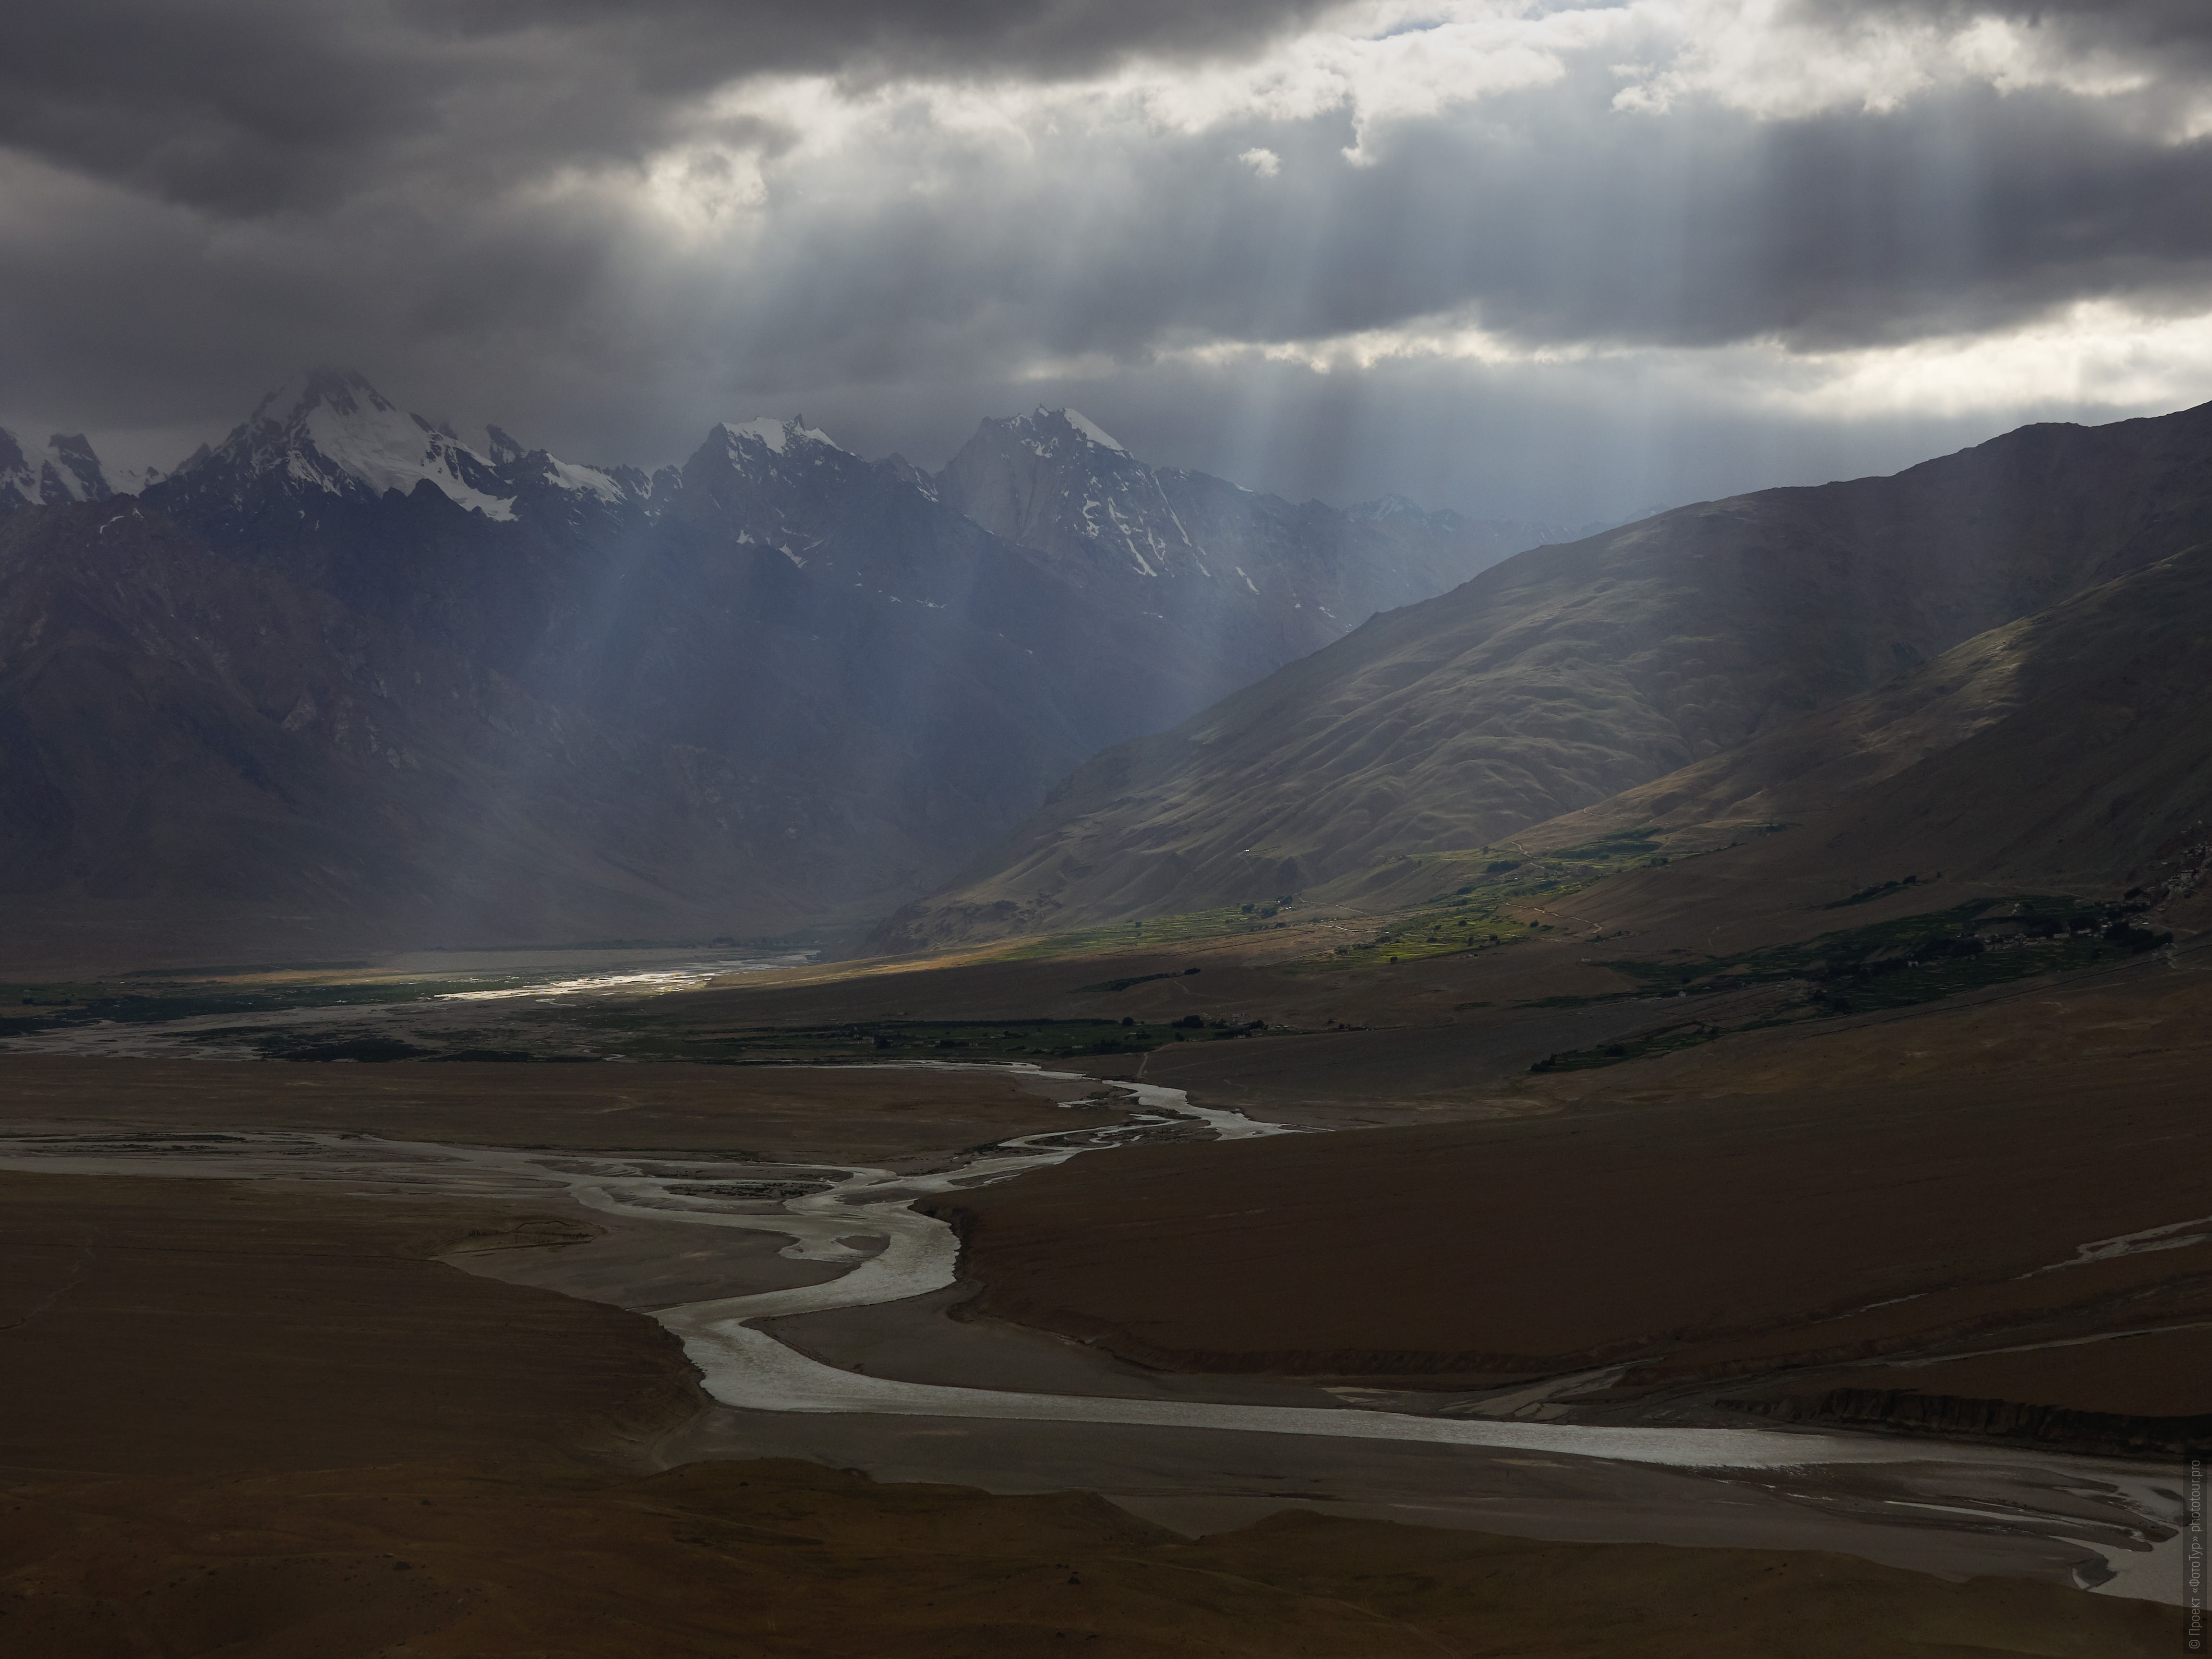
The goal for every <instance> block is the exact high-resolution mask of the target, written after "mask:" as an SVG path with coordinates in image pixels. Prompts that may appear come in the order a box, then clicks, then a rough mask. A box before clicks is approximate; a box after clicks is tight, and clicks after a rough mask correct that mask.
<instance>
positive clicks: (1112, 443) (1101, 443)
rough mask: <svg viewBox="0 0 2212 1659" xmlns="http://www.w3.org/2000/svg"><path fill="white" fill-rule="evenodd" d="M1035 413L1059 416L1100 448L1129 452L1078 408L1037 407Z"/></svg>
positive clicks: (1122, 452) (1116, 451) (1118, 452)
mask: <svg viewBox="0 0 2212 1659" xmlns="http://www.w3.org/2000/svg"><path fill="white" fill-rule="evenodd" d="M1037 413H1038V414H1040V415H1057V416H1060V419H1061V420H1063V421H1066V422H1067V423H1068V425H1070V426H1072V427H1073V428H1075V429H1076V430H1077V431H1078V432H1080V433H1081V434H1082V435H1084V436H1085V437H1086V438H1088V439H1090V440H1091V442H1092V443H1094V444H1097V446H1098V447H1100V448H1101V449H1110V450H1112V451H1114V453H1116V454H1117V455H1126V454H1127V453H1129V452H1128V450H1127V448H1125V447H1123V446H1122V444H1121V441H1119V440H1118V439H1116V438H1115V436H1114V435H1112V434H1111V433H1109V432H1108V431H1107V430H1106V428H1104V427H1103V426H1100V425H1099V424H1098V423H1097V422H1096V421H1093V420H1090V419H1087V418H1086V417H1085V416H1084V414H1083V411H1082V410H1076V409H1039V410H1037Z"/></svg>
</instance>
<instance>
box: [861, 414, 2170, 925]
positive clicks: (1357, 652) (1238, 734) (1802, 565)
mask: <svg viewBox="0 0 2212 1659" xmlns="http://www.w3.org/2000/svg"><path fill="white" fill-rule="evenodd" d="M2208 540H2212V405H2208V406H2206V407H2204V408H2199V409H2195V410H2188V411H2185V412H2184V413H2181V414H2177V415H2172V416H2162V417H2160V418H2157V419H2152V420H2140V421H2129V422H2119V423H2117V424H2114V425H2111V426H2106V427H2098V428H2080V427H2072V426H2055V425H2047V426H2036V427H2028V428H2022V429H2021V430H2019V431H2016V432H2014V433H2011V434H2008V435H2006V436H2004V437H2002V438H1999V439H1996V440H1995V441H1991V442H1990V443H1986V444H1984V445H1981V446H1979V447H1977V448H1973V449H1970V450H1966V451H1964V452H1961V453H1959V454H1956V455H1952V456H1948V457H1945V458H1943V459H1939V460H1934V461H1929V462H1927V463H1925V464H1923V465H1920V466H1917V467H1914V468H1911V469H1910V470H1909V471H1905V472H1903V473H1900V474H1898V475H1896V476H1895V477H1887V478H1868V479H1860V480H1857V481H1854V482H1851V483H1836V484H1828V485H1824V486H1821V487H1819V488H1815V489H1775V490H1767V491H1762V492H1760V493H1758V494H1755V495H1745V496H1739V497H1735V498H1734V499H1731V500H1729V501H1717V502H1710V503H1705V504H1701V505H1698V506H1692V507H1682V508H1678V509H1676V510H1674V511H1673V512H1669V513H1663V514H1662V515H1660V516H1659V517H1657V518H1656V519H1652V520H1646V521H1644V522H1642V523H1639V524H1635V525H1632V526H1626V527H1625V528H1621V529H1617V530H1613V531H1610V532H1605V533H1603V534H1601V535H1598V536H1595V537H1592V538H1589V539H1586V540H1583V541H1581V542H1577V543H1575V544H1571V545H1567V546H1557V547H1543V548H1539V549H1536V550H1533V551H1529V552H1525V553H1522V554H1521V555H1519V556H1516V557H1514V558H1511V559H1509V560H1507V561H1506V562H1504V563H1502V564H1500V565H1498V567H1496V568H1493V569H1492V570H1490V571H1488V572H1486V573H1485V574H1482V575H1481V576H1480V577H1478V578H1476V579H1475V580H1473V581H1472V582H1469V583H1468V584H1467V585H1466V586H1462V587H1460V588H1457V589H1455V590H1454V591H1452V592H1449V593H1446V594H1444V595H1443V596H1441V597H1439V598H1436V599H1429V600H1426V601H1425V602H1423V603H1421V604H1419V605H1412V606H1409V607H1407V608H1406V609H1403V610H1400V611H1392V612H1389V613H1387V614H1385V615H1382V616H1378V617H1375V618H1374V619H1372V620H1371V621H1370V622H1368V623H1365V624H1364V625H1363V626H1362V627H1360V628H1358V629H1355V630H1354V631H1353V632H1352V633H1351V634H1350V635H1346V637H1345V638H1343V639H1340V640H1339V641H1335V642H1334V644H1331V645H1329V646H1327V647H1324V648H1322V650H1320V651H1318V652H1316V653H1315V654H1314V655H1312V656H1310V657H1309V658H1306V659H1303V660H1301V661H1298V662H1297V663H1294V664H1292V665H1289V666H1287V667H1285V668H1284V669H1281V670H1279V671H1277V672H1275V673H1274V674H1273V675H1271V676H1270V677H1268V678H1267V679H1265V680H1263V681H1261V682H1260V683H1258V684H1255V685H1253V686H1250V687H1249V688H1247V689H1246V690H1242V691H1240V692H1237V694H1235V695H1233V696H1230V697H1228V698H1226V699H1225V700H1224V701H1222V702H1219V703H1218V704H1216V705H1215V706H1213V707H1212V708H1208V709H1206V711H1204V712H1203V713H1201V714H1197V715H1194V716H1193V717H1192V718H1191V719H1189V720H1186V721H1184V722H1183V723H1182V725H1180V726H1176V727H1174V728H1172V729H1171V730H1169V731H1167V732H1162V733H1159V734H1157V735H1154V736H1150V737H1146V738H1139V739H1136V740H1134V741H1133V742H1130V743H1127V744H1121V745H1120V746H1118V747H1116V748H1114V749H1112V750H1108V751H1106V752H1105V753H1103V754H1101V755H1099V756H1097V757H1095V758H1093V759H1092V760H1091V761H1090V762H1088V763H1086V764H1085V766H1084V767H1083V768H1082V769H1079V771H1078V772H1077V773H1075V774H1074V775H1073V777H1071V778H1070V779H1069V780H1068V781H1067V782H1066V784H1065V785H1063V786H1062V787H1060V789H1059V790H1057V791H1055V793H1054V796H1053V798H1052V799H1050V800H1049V801H1048V803H1047V804H1046V805H1045V806H1044V807H1043V808H1042V810H1040V811H1039V812H1038V813H1037V814H1036V816H1035V817H1032V818H1031V819H1030V822H1029V823H1026V824H1024V826H1023V827H1022V828H1021V829H1019V830H1018V831H1017V832H1016V833H1015V834H1014V835H1013V836H1011V837H1010V838H1008V840H1007V841H1006V842H1004V843H1002V844H1001V845H1000V847H999V848H996V849H994V852H992V853H991V854H987V855H986V856H985V857H984V858H983V859H981V860H978V861H977V862H976V863H975V865H973V866H970V868H969V870H968V871H967V872H964V873H963V876H962V877H961V878H959V879H958V880H957V881H956V882H955V883H954V884H952V885H951V886H950V887H948V888H946V889H945V890H941V891H940V892H939V893H937V894H933V895H932V896H930V897H929V898H927V899H926V900H923V901H920V902H917V903H915V905H913V906H910V907H908V909H906V910H905V911H903V912H902V913H901V914H900V915H898V916H896V917H895V918H894V919H893V921H891V922H890V924H888V925H887V926H886V927H885V928H884V930H883V931H882V933H879V935H878V944H879V945H882V946H884V948H890V949H911V948H915V947H917V946H921V945H934V944H945V943H951V942H957V941H963V940H969V939H981V938H988V937H994V936H997V935H1001V934H1007V933H1030V932H1036V931H1052V930H1056V929H1060V928H1066V927H1085V926H1095V925H1098V924H1101V923H1104V922H1109V921H1121V920H1125V919H1130V918H1134V917H1140V916H1144V915H1154V914H1159V913H1162V912H1173V911H1177V910H1183V909H1190V908H1202V907H1205V906H1208V905H1212V904H1218V903H1225V902H1244V901H1248V900H1253V899H1258V898H1264V897H1267V896H1274V895H1278V894H1283V893H1290V892H1304V893H1307V894H1309V895H1315V894H1324V893H1328V892H1330V891H1346V892H1348V891H1351V890H1353V889H1355V888H1358V887H1359V886H1361V885H1362V884H1366V885H1368V886H1370V888H1371V886H1372V884H1373V882H1374V880H1375V878H1376V872H1379V871H1384V870H1386V869H1387V867H1388V866H1389V865H1390V864H1391V863H1392V862H1393V861H1394V860H1398V859H1400V858H1401V857H1404V856H1405V855H1407V854H1419V853H1425V852H1435V851H1442V850H1447V849H1452V848H1475V847H1480V846H1482V845H1485V844H1487V843H1490V842H1494V841H1497V840H1499V839H1501V838H1503V837H1505V836H1510V835H1513V834H1516V832H1519V831H1522V830H1526V829H1530V828H1531V827H1532V826H1535V825H1540V824H1544V823H1547V821H1549V820H1552V819H1555V818H1559V817H1561V816H1562V815H1563V814H1568V813H1573V812H1577V811H1583V809H1588V808H1592V807H1594V806H1595V805H1596V804H1597V803H1599V802H1602V801H1607V800H1608V799H1611V798H1613V797H1615V796H1618V795H1620V793H1621V792H1622V791H1625V790H1633V789H1637V788H1638V786H1644V785H1651V784H1653V783H1654V781H1655V780H1658V779H1661V778H1665V777H1668V775H1672V774H1675V773H1678V772H1680V770H1681V769H1683V768H1686V767H1692V766H1696V765H1697V764H1698V763H1707V764H1706V767H1705V769H1704V770H1703V771H1701V772H1700V773H1699V774H1696V775H1693V776H1691V777H1690V778H1689V781H1686V782H1685V784H1684V786H1683V789H1684V791H1685V792H1686V796H1687V794H1689V793H1696V792H1697V791H1699V790H1704V791H1706V792H1708V793H1710V792H1711V791H1714V790H1722V792H1723V793H1726V792H1725V790H1724V789H1723V783H1724V782H1727V781H1729V780H1731V779H1734V780H1735V781H1734V783H1733V784H1732V785H1731V786H1730V787H1738V788H1741V789H1742V790H1744V792H1745V793H1746V795H1747V797H1749V796H1753V795H1756V794H1757V793H1758V792H1759V789H1761V788H1764V787H1766V786H1765V783H1764V782H1761V781H1759V780H1764V779H1765V778H1766V777H1768V776H1769V775H1770V773H1772V772H1773V771H1774V769H1776V768H1777V767H1779V766H1781V765H1782V764H1783V762H1782V761H1781V760H1779V759H1778V758H1777V757H1788V756H1790V755H1791V754H1792V753H1794V752H1795V747H1794V746H1795V744H1796V743H1797V741H1798V735H1797V734H1800V733H1802V734H1803V736H1804V737H1805V738H1806V739H1807V740H1808V741H1811V740H1812V739H1813V738H1814V735H1815V734H1816V733H1826V734H1827V735H1825V736H1823V737H1821V738H1820V741H1821V742H1822V743H1824V744H1827V745H1828V748H1827V750H1824V751H1823V752H1828V753H1830V759H1828V760H1826V761H1823V762H1820V763H1818V764H1820V765H1830V766H1840V767H1843V768H1844V769H1845V770H1848V769H1849V768H1850V765H1851V764H1859V763H1852V762H1846V761H1845V760H1844V759H1843V758H1841V757H1840V755H1839V754H1838V752H1835V751H1837V750H1838V745H1840V744H1842V739H1841V738H1838V737H1836V736H1835V735H1834V732H1832V729H1831V728H1829V727H1823V726H1809V725H1807V724H1806V723H1805V722H1806V720H1807V717H1808V716H1809V715H1814V714H1816V713H1817V711H1820V710H1824V709H1829V708H1835V707H1837V706H1838V705H1839V704H1843V703H1844V702H1847V701H1848V700H1849V699H1851V698H1854V697H1857V696H1861V695H1862V694H1864V693H1867V692H1869V691H1871V690H1875V689H1876V688H1879V687H1881V686H1883V685H1885V684H1887V683H1888V682H1891V681H1893V680H1894V679H1896V678H1898V677H1899V675H1903V674H1906V673H1908V672H1910V671H1912V670H1914V669H1916V668H1917V666H1918V665H1921V664H1923V662H1926V661H1927V660H1929V659H1931V658H1935V657H1937V656H1939V655H1941V654H1942V653H1945V652H1947V651H1949V650H1951V649H1952V648H1953V647H1956V646H1959V645H1960V644H1961V642H1963V641H1967V640H1969V639H1972V638H1973V637H1975V636H1976V635H1982V634H1984V632H1986V631H1987V630H1989V629H1995V628H2000V627H2002V626H2003V625H2004V624H2006V623H2012V622H2015V621H2016V620H2018V619H2020V618H2022V617H2029V616H2032V615H2033V614H2034V613H2036V612H2039V611H2044V610H2045V609H2046V608H2048V607H2051V606H2052V605H2059V604H2061V603H2063V602H2064V601H2066V600H2068V599H2070V598H2072V597H2074V596H2075V595H2080V594H2083V593H2085V592H2087V591H2088V590H2090V589H2092V588H2094V587H2097V586H2099V585H2100V584H2103V583H2106V582H2109V581H2112V580H2114V579H2116V578H2118V577H2123V576H2126V575H2128V574H2130V573H2133V572H2137V571H2142V570H2145V569H2146V568H2148V567H2149V566H2152V565H2154V564H2155V563H2158V562H2160V561H2161V560H2164V559H2166V558H2168V557H2170V556H2173V555H2176V554H2178V553H2181V552H2183V551H2185V550H2188V549H2190V548H2191V547H2195V546H2197V545H2199V544H2203V543H2205V542H2207V541H2208ZM2191 602H2192V603H2193V602H2194V601H2193V600H2192V601H2191ZM2145 707H2146V709H2147V710H2150V709H2152V708H2154V706H2153V705H2150V704H2146V705H2145ZM2146 717H2147V718H2152V719H2155V718H2160V717H2163V718H2168V719H2171V718H2174V717H2175V711H2173V710H2172V709H2171V708H2165V709H2160V710H2156V711H2155V712H2154V713H2150V714H2147V716H2146ZM1925 718H1926V719H1927V720H1932V721H1935V722H1936V724H1939V725H1940V724H1941V723H1942V720H1943V719H1944V718H1947V717H1946V716H1943V715H1942V714H1929V715H1927V716H1925ZM2021 718H2026V717H2025V716H2022V717H2021ZM1971 725H1972V723H1971V721H1966V722H1961V723H1959V724H1958V725H1957V726H1955V727H1954V730H1955V731H1957V732H1966V731H1968V730H1970V729H1971ZM2068 729H2071V728H2070V727H2069V728H2068ZM1754 741H1756V742H1758V743H1759V744H1761V747H1759V749H1758V750H1757V751H1756V752H1757V754H1758V755H1759V757H1762V758H1761V769H1758V770H1757V771H1756V772H1755V773H1753V774H1752V775H1750V781H1746V780H1745V779H1740V778H1735V775H1734V774H1733V773H1731V772H1730V771H1729V769H1728V767H1727V766H1726V765H1725V764H1724V763H1720V762H1716V761H1715V760H1714V759H1713V757H1721V756H1727V755H1729V754H1731V753H1733V752H1735V751H1740V750H1744V746H1745V745H1747V744H1753V742H1754ZM1745 752H1750V751H1745ZM2099 763H2100V758H2099V757H2097V756H2096V755H2094V754H2093V753H2092V754H2089V755H2085V756H2084V757H2081V760H2080V762H2079V764H2081V765H2090V766H2093V765H2095V764H2099ZM1806 764H1807V766H1808V769H1817V767H1816V766H1815V763H1813V762H1811V761H1809V760H1808V762H1807V763H1806ZM1873 770H1874V771H1875V772H1878V771H1879V770H1880V769H1879V767H1875V768H1874V769H1873ZM1777 775H1778V774H1777ZM1929 787H1938V786H1936V785H1934V784H1930V785H1929ZM1647 793H1648V794H1649V795H1650V797H1651V798H1650V799H1640V804H1639V805H1638V806H1637V807H1636V808H1635V809H1634V810H1633V811H1631V810H1630V809H1629V808H1628V806H1627V805H1626V803H1623V809H1622V810H1623V811H1628V812H1629V815H1630V816H1631V817H1634V816H1636V814H1637V813H1638V812H1641V813H1642V814H1644V817H1654V816H1661V815H1662V814H1663V812H1664V811H1667V810H1668V805H1667V803H1665V802H1664V801H1662V799H1658V798H1657V797H1658V796H1659V795H1660V794H1661V793H1662V792H1660V791H1657V790H1656V789H1654V790H1652V791H1650V792H1647ZM1666 793H1672V787H1671V786H1670V790H1669V792H1666ZM1593 817H1594V818H1601V819H1603V820H1604V821H1606V822H1610V821H1611V818H1612V817H1613V814H1612V813H1610V812H1607V813H1600V814H1595V815H1593ZM1639 821H1642V820H1641V819H1639ZM1333 884H1334V885H1333Z"/></svg>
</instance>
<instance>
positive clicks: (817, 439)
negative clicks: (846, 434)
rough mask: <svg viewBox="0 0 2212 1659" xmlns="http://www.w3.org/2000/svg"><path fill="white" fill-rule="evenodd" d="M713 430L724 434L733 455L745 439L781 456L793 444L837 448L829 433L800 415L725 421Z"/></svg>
mask: <svg viewBox="0 0 2212 1659" xmlns="http://www.w3.org/2000/svg"><path fill="white" fill-rule="evenodd" d="M715 429H716V430H717V431H719V432H721V433H723V434H724V435H726V438H725V441H726V442H727V443H728V444H729V446H730V447H731V450H732V452H733V453H734V452H735V451H736V449H737V447H738V445H739V444H740V443H741V442H742V441H744V440H745V439H748V438H750V439H753V440H755V441H757V442H760V443H763V444H765V445H767V446H768V449H769V453H771V454H775V455H781V454H782V453H784V452H785V451H786V450H787V449H788V448H789V447H790V446H791V445H792V444H793V443H808V444H821V445H823V446H825V447H828V448H830V449H836V448H838V447H839V446H838V445H837V444H836V443H835V442H833V441H831V440H830V437H829V434H828V433H826V432H823V431H821V430H820V429H818V428H815V427H811V426H808V425H807V424H806V423H805V417H803V416H793V417H792V418H791V419H790V420H787V421H779V420H775V419H773V418H771V417H769V416H762V417H761V418H760V419H758V420H752V421H724V422H722V423H721V425H720V426H719V427H718V428H715Z"/></svg>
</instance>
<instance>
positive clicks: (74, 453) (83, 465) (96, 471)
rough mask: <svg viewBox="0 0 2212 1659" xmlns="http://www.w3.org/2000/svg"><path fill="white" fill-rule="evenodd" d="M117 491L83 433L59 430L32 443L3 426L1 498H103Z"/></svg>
mask: <svg viewBox="0 0 2212 1659" xmlns="http://www.w3.org/2000/svg"><path fill="white" fill-rule="evenodd" d="M116 493H117V492H116V489H115V487H114V484H113V483H112V482H111V481H110V479H109V478H108V476H107V473H106V470H105V469H104V468H102V467H101V465H100V457H99V456H97V455H95V454H94V453H92V446H91V445H90V444H89V443H88V442H86V441H85V439H84V435H83V434H82V433H66V432H57V433H55V434H54V435H53V436H52V437H51V438H49V439H47V440H46V442H45V443H44V444H43V445H33V444H26V443H24V442H23V441H21V440H20V439H18V438H17V437H15V435H14V434H13V433H10V432H9V431H7V430H6V429H5V428H0V497H9V498H11V499H10V500H9V501H8V505H9V506H13V505H14V504H15V501H27V502H29V503H31V504H32V505H33V506H41V507H52V506H58V505H60V504H61V503H62V502H64V501H106V499H107V498H108V497H109V496H110V495H114V494H116Z"/></svg>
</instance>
